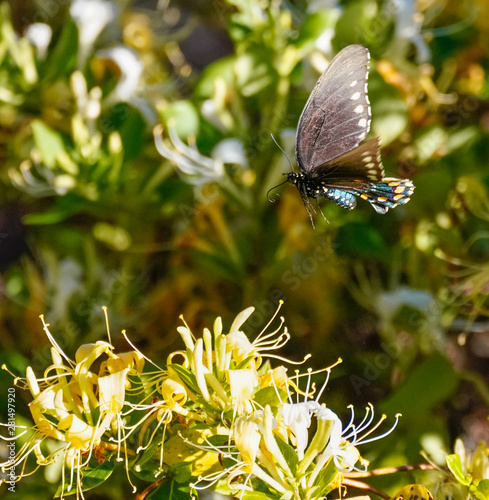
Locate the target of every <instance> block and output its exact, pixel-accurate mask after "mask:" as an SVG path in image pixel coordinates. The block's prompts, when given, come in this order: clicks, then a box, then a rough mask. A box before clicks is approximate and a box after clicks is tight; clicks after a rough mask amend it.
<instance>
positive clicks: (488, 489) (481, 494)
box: [470, 479, 489, 500]
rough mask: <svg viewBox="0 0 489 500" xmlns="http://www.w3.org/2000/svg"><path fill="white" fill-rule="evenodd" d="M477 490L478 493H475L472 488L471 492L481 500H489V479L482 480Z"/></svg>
mask: <svg viewBox="0 0 489 500" xmlns="http://www.w3.org/2000/svg"><path fill="white" fill-rule="evenodd" d="M475 490H476V491H475V492H473V491H472V488H470V491H471V493H472V494H473V495H474V496H476V497H477V498H479V499H480V500H489V479H482V480H481V481H479V483H478V484H477V487H476V488H475Z"/></svg>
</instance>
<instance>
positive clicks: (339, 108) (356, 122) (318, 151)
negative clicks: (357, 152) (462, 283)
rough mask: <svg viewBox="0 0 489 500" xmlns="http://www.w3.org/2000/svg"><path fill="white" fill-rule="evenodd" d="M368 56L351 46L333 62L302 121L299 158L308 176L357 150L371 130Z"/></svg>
mask: <svg viewBox="0 0 489 500" xmlns="http://www.w3.org/2000/svg"><path fill="white" fill-rule="evenodd" d="M369 58H370V57H369V52H368V50H367V49H366V48H365V47H362V46H361V45H350V46H348V47H346V48H344V49H343V50H342V51H341V52H339V53H338V54H337V55H336V57H334V58H333V60H332V61H331V63H330V64H329V66H328V67H327V68H326V70H325V71H324V73H323V74H322V75H321V77H320V78H319V80H318V82H317V83H316V86H315V87H314V89H313V91H312V93H311V95H310V97H309V99H308V101H307V103H306V105H305V107H304V110H303V112H302V115H301V117H300V119H299V125H298V128H297V137H296V157H297V163H298V165H299V169H300V170H301V172H303V173H308V172H310V171H312V170H314V169H315V168H316V167H318V166H320V165H325V164H326V163H327V162H329V161H330V160H332V159H333V158H336V157H338V156H340V155H342V154H345V153H347V152H348V151H350V150H352V149H354V148H355V147H356V146H358V144H359V143H360V141H362V140H363V139H365V136H366V135H367V133H368V131H369V129H370V104H369V101H368V97H367V76H368V67H367V64H368V61H369Z"/></svg>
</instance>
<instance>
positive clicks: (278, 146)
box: [270, 134, 294, 170]
mask: <svg viewBox="0 0 489 500" xmlns="http://www.w3.org/2000/svg"><path fill="white" fill-rule="evenodd" d="M270 137H271V138H272V141H273V142H274V143H275V146H277V148H278V149H280V151H282V153H283V154H284V155H285V158H287V161H288V162H289V165H290V169H291V170H294V166H293V165H292V162H291V161H290V158H289V157H288V156H287V153H286V152H285V151H284V150H283V149H282V148H281V147H280V144H279V143H278V142H277V141H276V140H275V137H273V134H270Z"/></svg>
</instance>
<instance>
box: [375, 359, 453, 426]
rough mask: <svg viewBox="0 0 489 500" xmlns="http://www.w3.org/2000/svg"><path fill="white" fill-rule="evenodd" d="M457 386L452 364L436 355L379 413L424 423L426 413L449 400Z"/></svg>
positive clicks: (410, 376) (418, 370) (413, 375)
mask: <svg viewBox="0 0 489 500" xmlns="http://www.w3.org/2000/svg"><path fill="white" fill-rule="evenodd" d="M427 381H429V383H428V382H427ZM457 384H458V377H457V374H456V373H455V371H454V369H453V366H452V364H451V363H450V362H449V361H448V360H447V359H446V358H444V357H443V356H440V355H434V356H432V357H431V358H428V359H426V360H425V361H424V363H423V364H422V365H420V366H418V367H417V368H416V369H414V370H413V371H412V372H411V374H410V375H409V377H408V378H407V379H406V381H405V382H404V383H403V384H402V385H401V387H399V389H398V390H397V391H396V392H395V394H393V395H392V396H391V397H390V398H389V399H388V400H387V401H385V402H384V403H382V405H381V407H380V410H381V411H382V413H386V414H387V415H394V414H396V413H402V415H403V416H404V418H406V420H408V421H410V420H411V419H416V418H418V419H419V418H421V419H425V418H426V412H428V411H429V410H431V408H433V407H435V406H436V405H437V404H439V403H440V402H441V401H445V400H446V399H447V398H449V397H450V396H451V395H452V394H453V392H454V391H455V389H456V387H457Z"/></svg>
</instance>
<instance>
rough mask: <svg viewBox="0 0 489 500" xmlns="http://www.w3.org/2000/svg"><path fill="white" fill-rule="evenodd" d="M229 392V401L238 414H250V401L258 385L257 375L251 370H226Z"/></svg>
mask: <svg viewBox="0 0 489 500" xmlns="http://www.w3.org/2000/svg"><path fill="white" fill-rule="evenodd" d="M226 376H227V379H228V381H229V387H230V392H231V401H232V403H233V405H234V407H235V409H236V411H237V413H238V414H242V413H251V412H252V411H253V405H252V402H251V400H252V399H253V394H254V392H255V388H256V386H257V385H258V375H257V373H256V371H255V370H253V369H249V368H246V369H241V370H228V371H227V372H226Z"/></svg>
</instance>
